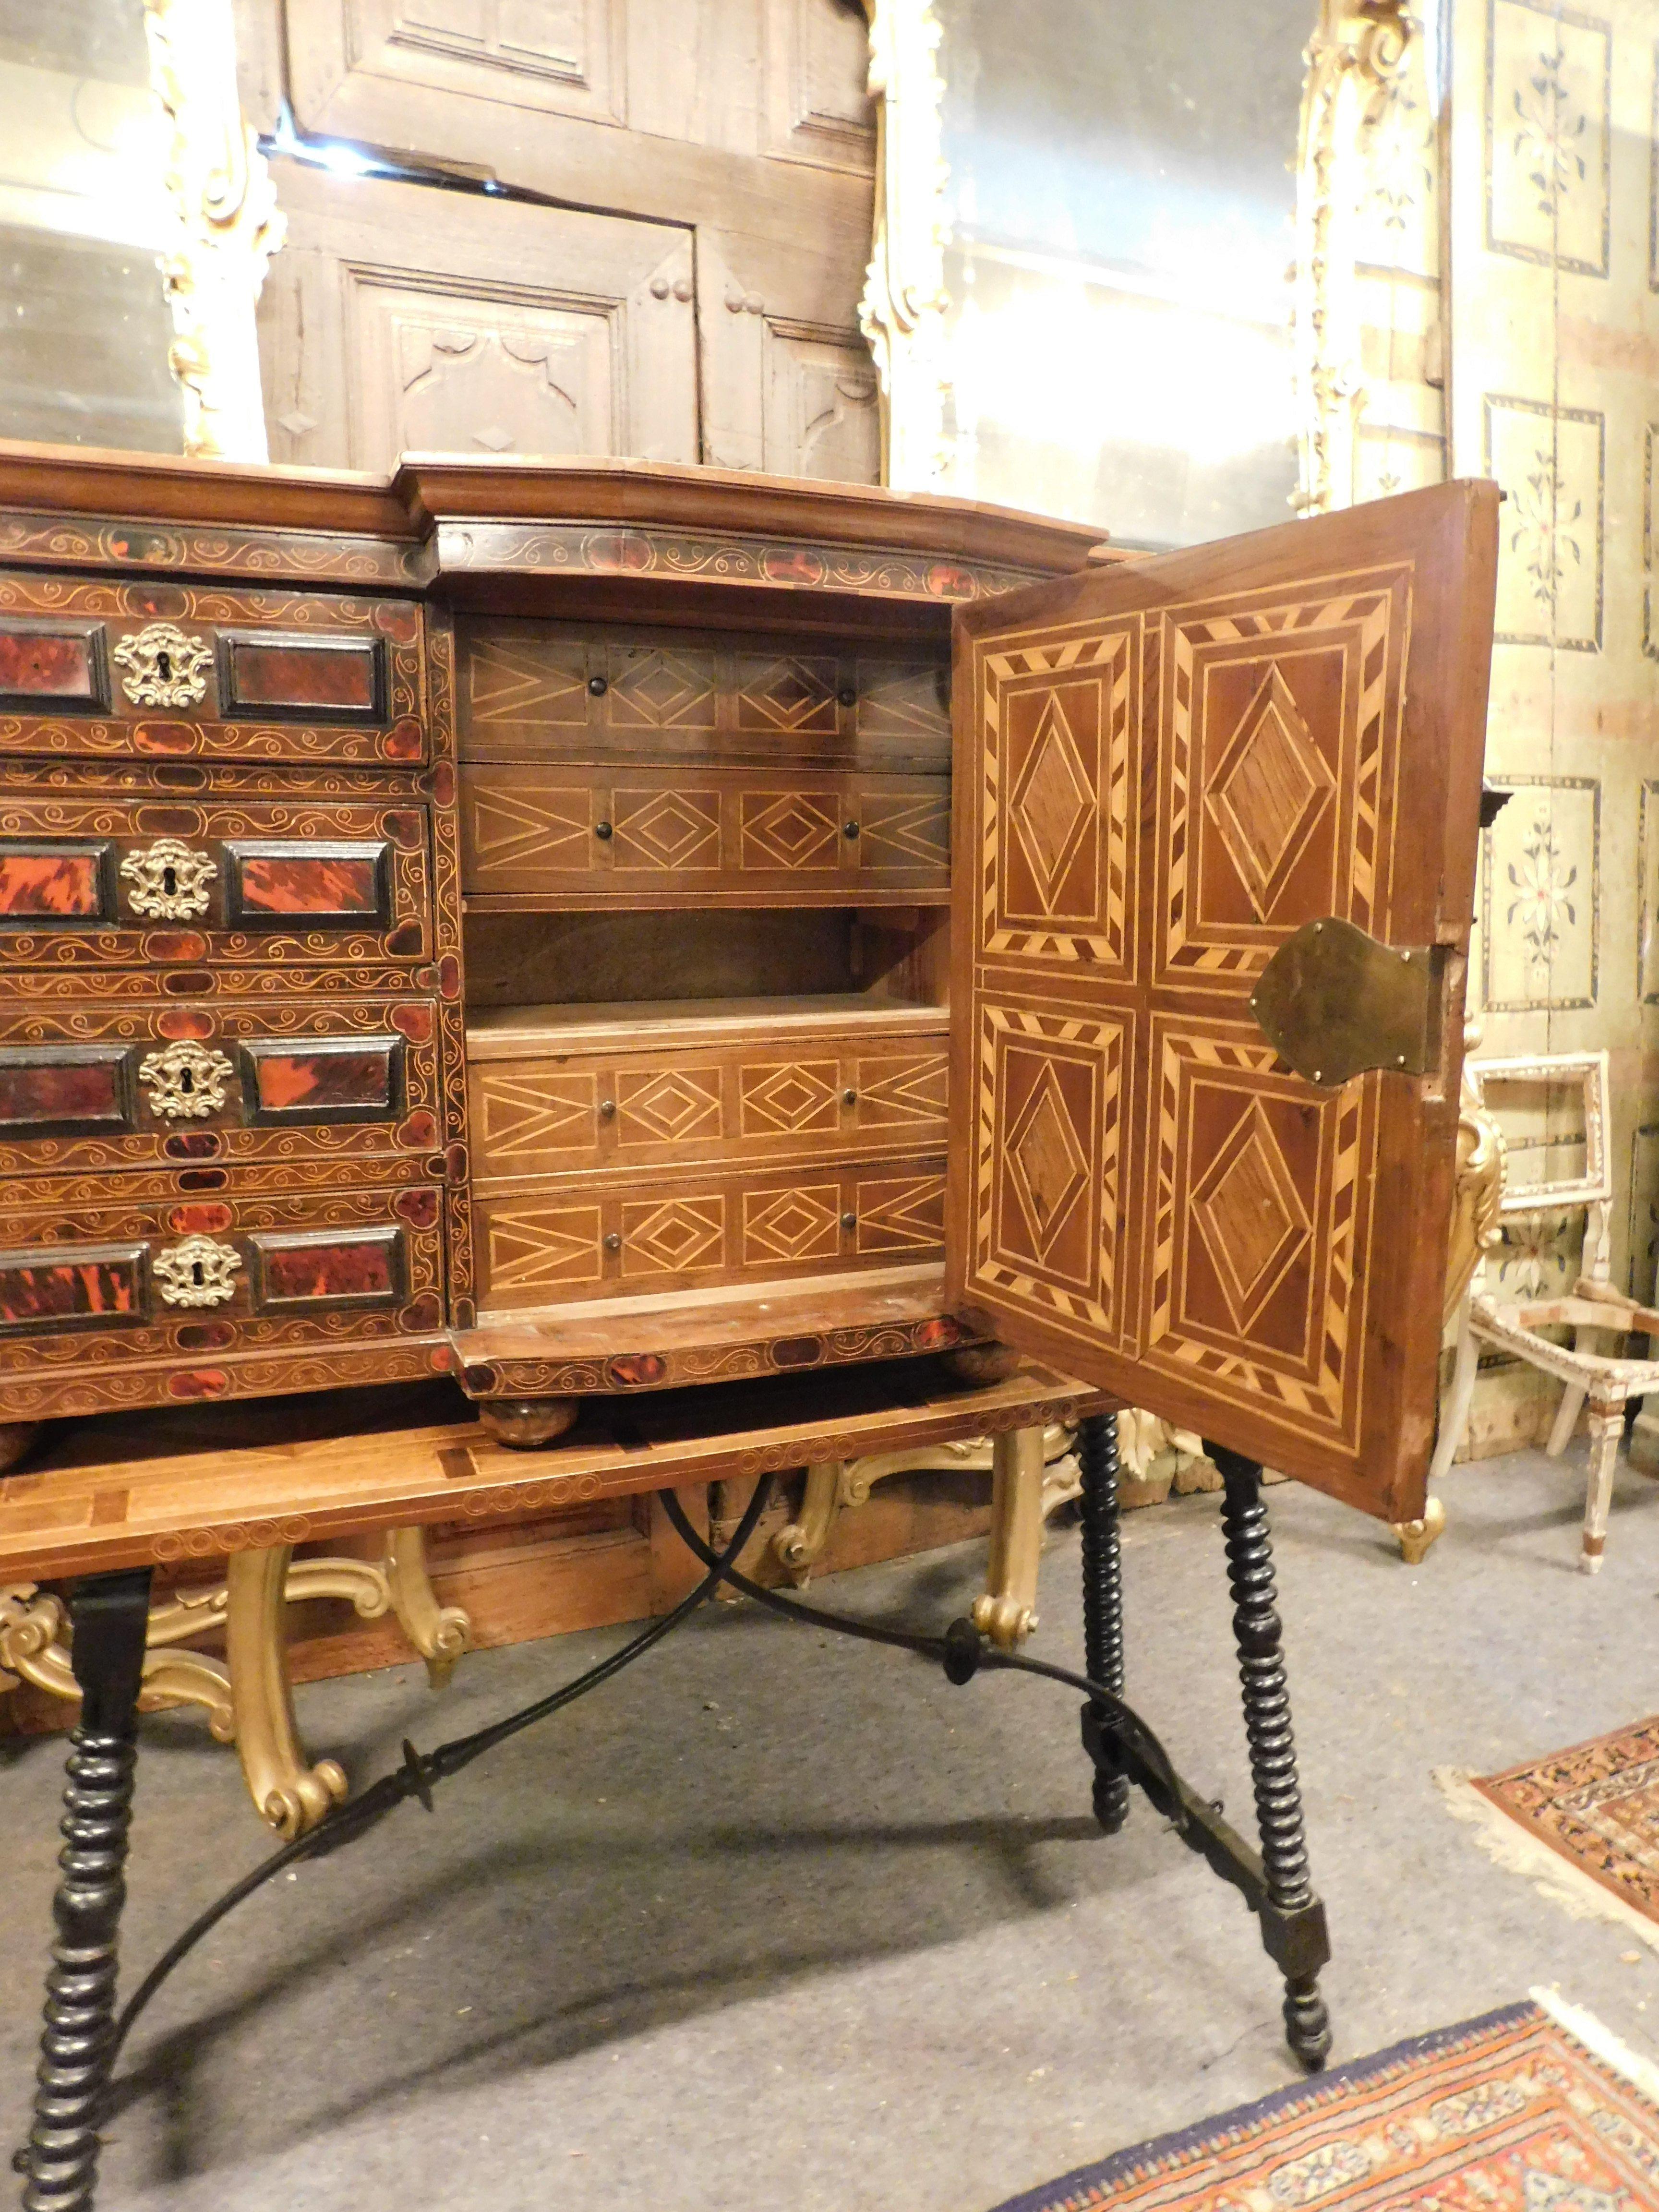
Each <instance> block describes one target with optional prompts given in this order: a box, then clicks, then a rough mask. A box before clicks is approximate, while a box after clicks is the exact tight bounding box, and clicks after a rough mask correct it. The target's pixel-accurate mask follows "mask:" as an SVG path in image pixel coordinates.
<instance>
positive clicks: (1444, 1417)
mask: <svg viewBox="0 0 1659 2212" xmlns="http://www.w3.org/2000/svg"><path fill="white" fill-rule="evenodd" d="M1479 1366H1480V1346H1479V1345H1478V1344H1477V1343H1476V1342H1475V1339H1474V1330H1473V1329H1472V1328H1470V1326H1469V1302H1468V1297H1467V1296H1465V1297H1464V1300H1463V1304H1462V1307H1461V1309H1460V1310H1459V1313H1458V1320H1457V1351H1456V1354H1455V1358H1454V1359H1453V1362H1452V1377H1451V1388H1450V1389H1449V1390H1448V1391H1447V1393H1446V1401H1445V1403H1444V1405H1443V1406H1442V1407H1441V1409H1440V1434H1439V1436H1438V1437H1437V1439H1436V1441H1435V1447H1434V1458H1433V1460H1432V1461H1431V1462H1430V1466H1429V1480H1430V1481H1431V1482H1438V1481H1439V1480H1440V1479H1441V1477H1442V1476H1443V1474H1446V1473H1447V1472H1448V1470H1449V1468H1450V1466H1451V1463H1452V1455H1453V1454H1454V1453H1455V1451H1456V1449H1457V1447H1458V1446H1459V1444H1461V1443H1462V1441H1463V1436H1464V1432H1465V1431H1466V1430H1467V1429H1468V1425H1469V1407H1470V1406H1471V1405H1472V1404H1473V1403H1474V1376H1475V1370H1476V1369H1477V1368H1478V1367H1479Z"/></svg>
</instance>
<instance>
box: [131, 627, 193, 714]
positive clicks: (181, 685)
mask: <svg viewBox="0 0 1659 2212" xmlns="http://www.w3.org/2000/svg"><path fill="white" fill-rule="evenodd" d="M113 657H114V660H115V665H116V666H117V667H118V668H124V669H125V671H126V673H125V676H123V677H122V678H121V689H122V690H124V691H125V693H126V695H127V696H128V698H129V699H131V702H132V703H133V705H134V706H135V707H193V706H195V705H196V703H197V701H198V700H200V699H202V698H204V696H206V693H207V677H206V675H205V674H204V670H205V669H206V668H207V666H208V664H209V663H210V661H211V659H213V648H212V647H211V646H208V645H204V644H203V642H202V641H201V639H200V638H199V637H186V636H185V633H184V631H183V630H181V629H179V627H178V625H177V624H176V623H165V622H158V623H148V624H147V625H146V626H145V628H144V629H136V630H134V631H133V632H132V633H131V635H129V636H126V637H124V638H123V639H122V640H121V641H120V643H119V644H118V646H117V647H115V650H114V656H113Z"/></svg>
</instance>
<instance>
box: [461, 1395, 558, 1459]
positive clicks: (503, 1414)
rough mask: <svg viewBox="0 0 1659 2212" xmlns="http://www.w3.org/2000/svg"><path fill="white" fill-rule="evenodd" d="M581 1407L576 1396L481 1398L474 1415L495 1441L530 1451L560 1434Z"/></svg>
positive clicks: (518, 1449) (548, 1442) (514, 1448)
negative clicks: (476, 1415) (476, 1413)
mask: <svg viewBox="0 0 1659 2212" xmlns="http://www.w3.org/2000/svg"><path fill="white" fill-rule="evenodd" d="M580 1411H581V1401H580V1398H484V1399H481V1400H480V1401H479V1404H478V1418H479V1419H480V1420H481V1421H482V1422H483V1425H484V1426H485V1428H486V1429H487V1430H488V1431H489V1434H490V1435H491V1436H492V1437H494V1438H495V1442H496V1443H498V1444H510V1445H511V1446H512V1447H513V1450H514V1451H533V1450H534V1449H536V1447H537V1445H538V1444H550V1443H552V1441H553V1439H554V1437H562V1435H563V1434H564V1432H565V1431H566V1430H567V1429H568V1428H569V1427H570V1426H571V1425H572V1424H573V1423H574V1420H575V1418H576V1416H577V1414H578V1413H580Z"/></svg>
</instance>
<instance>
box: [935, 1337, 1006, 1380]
mask: <svg viewBox="0 0 1659 2212" xmlns="http://www.w3.org/2000/svg"><path fill="white" fill-rule="evenodd" d="M1018 1365H1019V1354H1018V1352H1016V1351H1015V1350H1014V1347H1013V1346H1012V1344H998V1343H997V1342H996V1341H995V1340H992V1342H991V1343H989V1344H964V1345H963V1346H960V1347H959V1348H958V1349H957V1351H955V1352H946V1353H945V1370H946V1371H947V1373H949V1374H951V1375H954V1376H956V1377H957V1381H958V1382H961V1383H1006V1381H1007V1380H1008V1377H1009V1376H1011V1375H1012V1373H1013V1371H1014V1370H1015V1368H1017V1367H1018Z"/></svg>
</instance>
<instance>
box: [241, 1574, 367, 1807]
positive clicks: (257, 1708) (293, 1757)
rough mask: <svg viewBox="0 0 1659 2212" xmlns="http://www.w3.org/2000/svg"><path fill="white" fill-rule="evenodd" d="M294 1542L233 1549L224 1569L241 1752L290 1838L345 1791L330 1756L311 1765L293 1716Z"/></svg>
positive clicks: (263, 1803) (252, 1784) (258, 1795)
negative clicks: (290, 1602) (290, 1624)
mask: <svg viewBox="0 0 1659 2212" xmlns="http://www.w3.org/2000/svg"><path fill="white" fill-rule="evenodd" d="M291 1553H292V1547H290V1546H289V1545H287V1544H272V1545H269V1546H267V1547H265V1548H264V1549H263V1550H260V1551H252V1552H235V1553H232V1555H231V1558H230V1560H229V1563H228V1569H227V1572H226V1577H225V1580H226V1584H227V1588H228V1600H227V1604H226V1610H225V1656H226V1658H227V1660H228V1662H229V1665H230V1681H231V1697H232V1699H233V1702H234V1707H235V1715H236V1753H237V1757H238V1758H239V1759H240V1760H241V1762H242V1776H243V1779H244V1780H245V1781H246V1784H247V1786H248V1790H249V1792H250V1793H251V1795H252V1799H253V1802H254V1804H255V1805H256V1806H257V1807H258V1810H259V1814H260V1816H261V1817H262V1818H263V1819H264V1820H266V1821H268V1822H269V1823H270V1826H272V1827H273V1828H275V1829H276V1832H277V1833H278V1834H279V1835H281V1836H283V1837H285V1838H290V1839H291V1838H294V1837H295V1836H301V1835H303V1834H304V1833H305V1832H306V1831H307V1829H308V1828H314V1827H315V1826H316V1825H317V1823H318V1821H319V1820H321V1819H322V1817H323V1815H324V1814H325V1813H326V1812H327V1811H328V1809H329V1808H330V1806H331V1805H332V1804H334V1803H335V1802H336V1801H337V1799H339V1798H341V1797H343V1796H345V1793H346V1778H345V1775H344V1773H343V1771H342V1769H341V1768H340V1767H338V1766H337V1765H335V1763H334V1761H333V1760H332V1759H319V1761H318V1763H317V1765H315V1766H307V1765H306V1763H305V1757H304V1753H302V1752H301V1748H300V1739H299V1732H298V1730H297V1729H296V1728H295V1721H294V1694H293V1692H292V1691H291V1689H290V1688H289V1679H288V1646H287V1637H286V1632H285V1631H286V1622H285V1620H284V1617H283V1609H284V1607H285V1605H286V1603H287V1588H288V1569H289V1558H290V1557H291Z"/></svg>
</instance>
